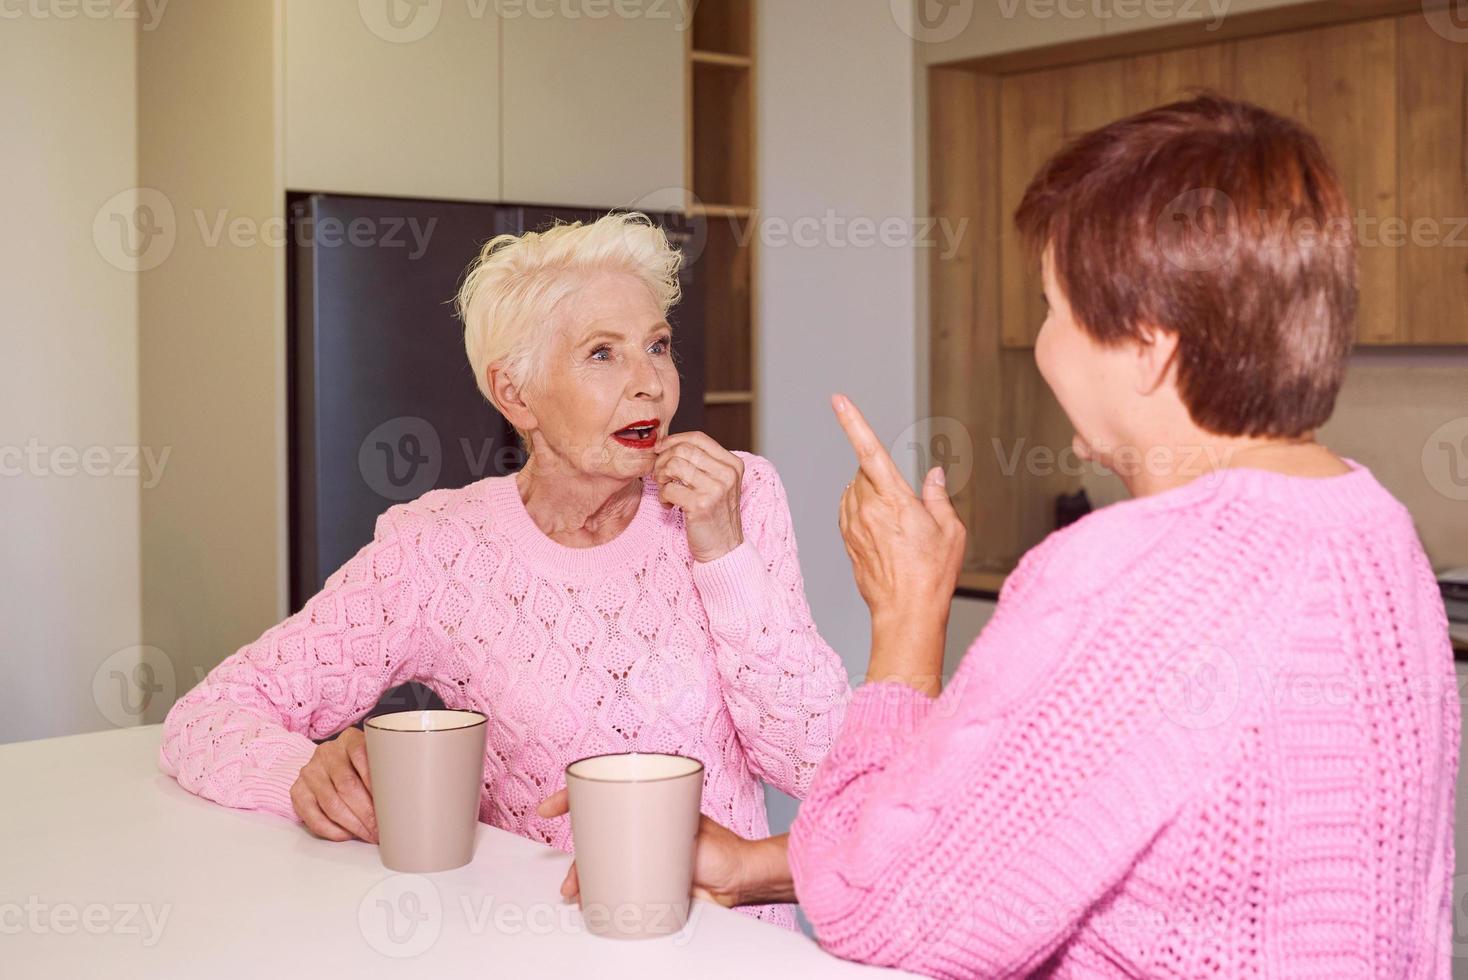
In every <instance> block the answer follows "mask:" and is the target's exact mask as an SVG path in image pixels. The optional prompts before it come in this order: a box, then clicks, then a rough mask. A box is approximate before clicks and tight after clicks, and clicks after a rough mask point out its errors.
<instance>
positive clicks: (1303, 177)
mask: <svg viewBox="0 0 1468 980" xmlns="http://www.w3.org/2000/svg"><path fill="white" fill-rule="evenodd" d="M1349 218H1350V210H1349V206H1348V204H1347V202H1346V200H1345V197H1344V195H1343V194H1342V192H1341V188H1340V183H1339V181H1338V179H1337V178H1336V175H1335V173H1334V172H1333V170H1332V169H1331V166H1330V164H1329V163H1328V161H1327V160H1326V158H1325V155H1324V154H1323V152H1322V151H1321V148H1320V146H1319V144H1318V143H1317V142H1316V140H1315V138H1314V137H1313V136H1312V135H1310V134H1309V133H1308V132H1306V131H1305V130H1304V129H1303V128H1301V127H1300V126H1299V125H1298V124H1296V123H1294V122H1292V121H1290V120H1287V119H1284V118H1281V117H1280V116H1277V115H1274V114H1272V113H1269V112H1267V111H1265V110H1263V109H1260V108H1258V107H1256V106H1252V105H1248V104H1244V103H1240V102H1233V101H1229V100H1225V99H1222V98H1218V97H1215V96H1211V95H1210V96H1203V97H1199V98H1195V99H1192V100H1190V101H1186V102H1179V103H1175V104H1172V105H1168V106H1164V107H1161V108H1157V109H1153V110H1150V111H1148V112H1144V113H1141V114H1138V115H1135V116H1131V117H1129V118H1126V119H1123V120H1120V121H1118V122H1115V123H1113V124H1111V125H1109V126H1106V127H1104V128H1102V129H1099V130H1097V131H1095V132H1092V133H1089V134H1086V135H1085V136H1082V137H1080V138H1079V139H1078V140H1077V141H1075V142H1074V143H1073V144H1071V145H1069V146H1068V147H1066V148H1065V149H1064V150H1062V151H1061V152H1060V153H1059V154H1058V155H1057V156H1056V157H1055V158H1054V159H1052V160H1051V161H1049V162H1048V163H1047V164H1046V165H1045V167H1044V168H1043V169H1042V170H1041V171H1040V173H1039V174H1038V175H1037V176H1036V177H1035V178H1034V180H1033V182H1032V183H1031V185H1030V187H1029V189H1028V191H1027V192H1026V194H1025V196H1024V199H1023V202H1022V203H1021V205H1020V207H1019V210H1018V212H1017V214H1016V219H1017V222H1018V224H1019V227H1020V228H1021V229H1022V231H1023V232H1024V233H1025V234H1026V236H1027V237H1028V238H1029V240H1030V241H1031V242H1032V243H1033V245H1034V246H1035V248H1036V252H1037V254H1038V255H1039V256H1040V257H1041V260H1042V263H1043V274H1044V282H1045V287H1044V288H1045V294H1046V297H1047V299H1048V301H1049V304H1050V311H1049V314H1048V315H1047V317H1046V320H1045V324H1044V327H1043V328H1042V330H1041V332H1040V335H1039V339H1038V341H1037V343H1036V347H1035V357H1036V360H1037V362H1038V364H1039V367H1040V370H1041V373H1042V374H1043V375H1044V377H1045V379H1046V381H1047V382H1048V383H1049V384H1050V386H1051V388H1052V389H1053V390H1054V391H1055V394H1056V396H1057V397H1058V399H1059V401H1060V403H1061V405H1062V406H1063V407H1064V409H1065V411H1066V413H1067V415H1068V416H1069V418H1070V420H1071V421H1072V423H1073V424H1074V426H1075V430H1076V436H1075V445H1076V448H1077V449H1078V450H1079V451H1080V452H1081V453H1082V454H1084V455H1086V456H1090V457H1093V458H1095V459H1097V460H1099V461H1100V462H1102V463H1111V464H1116V465H1115V468H1117V469H1118V470H1119V472H1120V474H1121V476H1122V477H1123V479H1124V480H1125V482H1126V483H1127V485H1128V487H1129V489H1130V490H1131V492H1132V495H1133V498H1134V499H1131V500H1127V501H1124V502H1122V503H1118V504H1115V505H1113V506H1110V507H1106V508H1103V509H1101V510H1099V511H1097V512H1095V513H1093V514H1091V515H1088V516H1087V517H1085V518H1084V519H1082V520H1081V521H1079V522H1077V523H1076V524H1073V525H1071V526H1069V527H1066V528H1064V529H1062V530H1060V531H1057V532H1055V533H1054V534H1052V535H1050V536H1049V537H1048V538H1047V539H1046V540H1045V541H1044V542H1042V543H1041V544H1040V545H1039V546H1038V547H1036V548H1035V549H1033V550H1032V551H1031V552H1029V554H1027V555H1026V556H1025V558H1024V559H1023V561H1022V562H1021V563H1020V565H1019V567H1018V568H1017V569H1016V570H1015V572H1014V573H1013V574H1012V575H1011V576H1010V577H1009V578H1008V580H1007V581H1006V583H1005V586H1004V589H1003V592H1002V594H1001V595H1000V599H999V605H998V608H997V610H996V611H995V614H994V617H993V619H992V620H991V622H990V623H989V625H988V626H987V627H986V628H985V629H984V631H983V633H982V634H981V635H980V636H979V638H978V639H977V640H976V641H975V642H974V644H973V647H972V648H971V649H970V650H969V652H968V655H967V657H966V658H965V660H964V662H963V664H962V666H961V667H960V669H959V671H958V672H957V674H956V675H955V677H954V679H953V681H952V683H951V684H950V685H949V686H948V688H947V689H946V690H945V691H943V692H942V694H941V696H938V697H936V698H935V697H934V696H933V695H934V694H935V693H936V688H937V685H936V679H937V676H938V674H939V672H940V669H941V664H942V650H943V636H944V628H945V625H946V619H947V612H948V605H949V599H950V597H951V595H952V589H953V586H954V582H955V578H956V574H957V570H958V566H959V561H960V555H961V551H962V542H963V530H962V527H961V526H960V524H959V522H958V520H957V518H956V516H955V515H954V513H953V511H952V508H951V507H950V505H949V503H948V500H947V496H946V494H945V493H944V491H943V487H942V475H941V472H940V471H934V472H933V473H930V474H928V477H927V479H926V481H925V483H924V486H923V488H922V492H921V494H920V496H915V495H914V494H913V493H912V492H911V490H910V489H909V488H908V487H907V485H906V484H905V482H904V481H903V480H902V478H901V476H900V475H899V473H898V471H897V469H896V467H895V466H894V465H893V464H892V461H891V460H890V459H889V458H888V457H887V456H886V454H885V452H884V451H883V450H882V448H881V445H880V443H879V442H878V441H877V440H876V439H875V437H874V436H873V435H872V433H871V431H870V429H868V428H867V426H866V424H865V422H864V421H863V420H862V419H861V417H860V414H859V413H858V412H857V411H856V409H855V407H854V406H852V405H850V403H849V402H847V401H846V400H845V399H842V398H840V397H838V398H837V399H836V400H835V405H836V411H837V414H838V417H839V418H840V420H841V422H842V425H843V426H844V428H845V429H846V432H847V434H848V436H849V437H850V438H851V441H852V443H853V445H854V446H855V447H856V450H857V453H858V456H859V457H860V460H861V468H860V472H859V473H858V475H857V477H856V479H855V481H854V482H853V484H852V485H851V487H849V488H848V491H847V493H846V494H845V496H844V498H843V500H842V512H841V521H842V529H843V533H844V536H845V539H846V544H847V548H848V551H849V552H850V554H851V558H852V564H853V567H854V569H855V574H856V578H857V582H858V584H859V586H860V588H861V592H862V595H863V597H864V598H865V599H866V601H867V603H868V605H869V606H870V608H871V614H872V626H873V630H872V632H873V638H872V654H871V666H870V670H869V672H868V681H869V683H867V684H865V685H864V686H863V687H862V688H860V689H859V690H858V692H857V693H856V695H855V696H854V698H853V700H852V702H851V705H850V707H849V709H848V711H847V715H846V721H845V724H844V727H843V730H842V733H841V735H840V737H839V739H838V741H837V743H836V746H835V748H834V749H833V750H832V752H831V754H830V756H828V758H827V759H826V761H825V762H824V763H823V764H822V766H821V768H820V770H819V772H818V774H817V776H816V780H815V784H814V786H813V787H812V790H811V793H810V795H809V797H808V798H807V799H806V801H805V803H804V804H803V805H802V807H801V809H800V812H799V815H798V817H797V819H796V821H795V825H794V827H793V829H792V831H791V834H790V835H789V837H788V839H784V838H772V839H770V840H767V841H763V842H757V843H751V842H747V841H742V840H738V839H737V838H735V837H734V836H733V835H732V834H729V833H727V832H724V831H722V830H721V829H720V828H718V827H717V826H716V825H706V826H705V828H704V833H703V835H702V837H701V844H700V850H699V871H698V874H699V877H700V882H701V885H702V887H703V888H704V889H705V890H706V891H707V892H708V893H709V894H710V895H712V896H714V897H715V898H717V899H719V900H721V901H723V902H725V903H728V904H735V903H742V902H753V901H770V900H775V899H778V898H786V899H788V898H789V897H790V896H791V895H794V896H795V897H797V898H798V899H799V901H800V903H801V905H802V906H803V907H804V909H805V912H806V914H807V915H808V916H809V918H810V920H811V922H812V923H813V924H814V926H815V929H816V932H817V934H818V937H819V939H820V942H821V943H822V944H823V945H824V946H825V947H826V948H827V949H829V950H831V951H832V952H834V953H836V954H838V955H840V956H844V957H848V958H851V959H857V960H864V961H867V962H871V963H878V964H884V965H889V966H898V967H903V968H905V969H909V970H915V971H918V972H921V973H927V974H931V975H934V976H976V975H983V976H988V975H1000V974H1002V975H1013V974H1023V973H1030V972H1040V973H1046V974H1052V973H1053V974H1065V975H1072V974H1086V975H1104V976H1139V975H1140V976H1170V977H1202V976H1217V977H1243V976H1266V975H1267V976H1290V977H1296V976H1319V977H1332V978H1339V977H1353V976H1360V977H1366V976H1372V977H1382V976H1392V977H1408V976H1410V977H1446V976H1447V975H1448V964H1449V956H1450V951H1451V934H1450V922H1449V912H1450V905H1451V898H1452V894H1451V892H1452V887H1451V878H1452V873H1453V841H1452V822H1453V817H1452V814H1453V789H1454V780H1455V777H1456V771H1457V763H1458V759H1457V755H1458V737H1459V734H1458V732H1459V729H1458V722H1459V708H1458V702H1457V700H1456V688H1455V683H1454V674H1453V668H1452V662H1451V661H1452V655H1451V650H1450V645H1449V641H1448V636H1447V624H1446V619H1445V617H1444V614H1443V607H1442V603H1441V599H1440V598H1439V595H1438V592H1437V590H1436V588H1435V585H1434V581H1433V577H1432V574H1431V572H1430V570H1429V567H1428V563H1427V560H1426V558H1425V556H1424V554H1423V551H1422V548H1421V544H1420V542H1419V541H1418V538H1417V535H1416V533H1415V531H1414V529H1413V526H1412V521H1411V518H1410V516H1409V515H1408V514H1407V512H1406V510H1405V509H1404V508H1403V507H1402V506H1401V505H1400V504H1399V503H1398V502H1397V501H1396V500H1395V499H1393V498H1392V497H1391V495H1390V494H1389V493H1388V492H1387V491H1386V490H1384V489H1383V488H1382V487H1381V486H1380V485H1379V484H1378V483H1377V481H1376V480H1375V479H1374V478H1373V477H1372V475H1371V473H1370V472H1368V471H1367V470H1366V469H1365V468H1364V467H1361V466H1360V465H1358V464H1356V463H1354V462H1353V461H1351V460H1347V459H1342V458H1340V457H1337V456H1335V455H1334V454H1332V453H1331V452H1330V451H1329V450H1327V449H1326V448H1325V447H1323V446H1321V445H1320V444H1318V443H1317V442H1316V441H1315V440H1314V433H1315V431H1316V429H1318V428H1319V426H1320V425H1321V424H1322V423H1323V422H1325V420H1326V419H1327V417H1328V416H1329V415H1330V412H1331V409H1332V407H1333V404H1334V400H1335V397H1336V392H1337V390H1338V389H1339V387H1340V383H1341V378H1342V375H1343V372H1344V369H1345V362H1346V356H1347V352H1348V350H1349V347H1350V340H1351V337H1352V332H1353V327H1354V323H1353V321H1354V317H1355V312H1356V279H1355V264H1354V252H1353V244H1352V242H1351V238H1350V235H1349V233H1348V229H1349V227H1350V224H1349ZM1123 454H1126V455H1127V458H1129V459H1131V460H1135V461H1140V463H1141V465H1132V466H1121V465H1120V464H1119V462H1118V461H1119V460H1120V459H1121V458H1122V456H1123ZM1189 462H1191V465H1187V464H1188V463H1189Z"/></svg>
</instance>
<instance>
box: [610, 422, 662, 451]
mask: <svg viewBox="0 0 1468 980" xmlns="http://www.w3.org/2000/svg"><path fill="white" fill-rule="evenodd" d="M659 422H660V420H659V419H640V420H639V421H636V422H633V423H632V424H631V425H625V426H623V427H622V428H620V429H618V430H617V431H616V432H613V433H612V438H613V439H615V440H616V441H617V442H618V444H620V445H623V446H626V447H627V448H628V449H651V448H652V447H653V446H655V445H657V441H658V425H659Z"/></svg>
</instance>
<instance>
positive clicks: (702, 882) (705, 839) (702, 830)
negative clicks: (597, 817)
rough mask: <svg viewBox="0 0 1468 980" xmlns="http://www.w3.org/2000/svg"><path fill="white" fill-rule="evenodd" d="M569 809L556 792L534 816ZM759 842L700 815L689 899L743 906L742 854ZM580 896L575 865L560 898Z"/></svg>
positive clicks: (747, 864) (744, 870)
mask: <svg viewBox="0 0 1468 980" xmlns="http://www.w3.org/2000/svg"><path fill="white" fill-rule="evenodd" d="M569 809H570V804H569V802H568V799H567V795H566V791H565V790H564V789H563V790H559V791H558V792H556V793H553V794H551V795H550V796H548V797H546V798H545V799H544V800H542V801H541V802H540V806H539V807H537V808H536V812H537V813H539V814H540V815H541V816H542V817H546V818H551V817H559V816H563V815H564V814H566V813H567V812H568V811H569ZM759 843H763V842H759V841H747V840H745V839H744V838H742V837H740V836H739V835H738V834H736V833H734V832H733V831H732V830H729V829H728V828H726V827H723V826H721V825H720V824H718V823H717V822H715V821H713V820H710V819H709V818H708V817H706V816H702V815H700V817H699V825H698V840H697V844H696V845H695V846H696V847H697V850H696V851H695V852H694V856H693V897H694V898H702V899H706V900H708V901H710V902H715V903H717V904H719V905H722V906H724V907H725V908H733V907H734V906H735V905H739V904H742V903H743V901H742V900H743V896H744V895H745V893H746V891H747V888H746V881H745V878H746V874H747V872H749V871H751V870H752V867H753V862H749V861H746V860H745V854H746V851H747V850H749V849H750V848H753V847H755V846H756V845H757V844H759ZM580 893H581V882H580V880H579V879H578V878H577V877H576V862H575V861H572V862H571V867H570V868H569V869H567V871H566V877H565V879H564V880H563V881H562V882H561V897H562V898H564V899H565V900H566V901H568V902H572V901H575V900H576V899H577V897H578V896H579V895H580Z"/></svg>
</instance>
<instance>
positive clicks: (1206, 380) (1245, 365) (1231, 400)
mask: <svg viewBox="0 0 1468 980" xmlns="http://www.w3.org/2000/svg"><path fill="white" fill-rule="evenodd" d="M1014 220H1015V224H1016V225H1017V226H1018V228H1019V230H1020V232H1021V233H1022V234H1023V235H1024V237H1025V240H1026V242H1027V244H1028V245H1029V248H1030V251H1031V255H1032V256H1038V255H1040V254H1041V253H1043V252H1044V251H1045V250H1046V249H1047V248H1049V249H1050V250H1051V262H1052V268H1053V271H1054V275H1055V278H1056V281H1057V282H1058V283H1059V285H1060V287H1061V288H1062V289H1063V290H1064V291H1065V295H1066V297H1067V298H1068V300H1069V303H1070V306H1071V308H1072V310H1073V311H1074V313H1075V318H1076V320H1077V322H1078V324H1079V325H1080V326H1081V328H1082V329H1084V330H1085V331H1086V332H1087V333H1089V334H1090V335H1091V336H1092V337H1093V338H1095V339H1096V340H1097V341H1098V342H1100V343H1103V344H1113V343H1118V342H1120V341H1122V340H1123V339H1125V338H1129V337H1130V338H1137V337H1139V336H1140V330H1139V325H1140V324H1153V325H1155V326H1156V327H1158V328H1160V329H1163V330H1166V331H1170V332H1175V333H1176V334H1177V338H1178V341H1177V354H1176V357H1177V376H1178V389H1179V393H1180V394H1181V397H1182V399H1183V403H1184V404H1185V405H1186V406H1187V408H1188V411H1189V413H1190V414H1191V415H1192V418H1193V421H1194V423H1195V424H1197V425H1198V426H1200V427H1202V428H1203V429H1205V430H1207V431H1210V432H1214V433H1218V434H1220V435H1237V436H1284V437H1289V436H1298V435H1302V434H1304V433H1307V432H1309V431H1311V430H1313V429H1316V428H1318V427H1319V426H1320V425H1321V424H1322V423H1324V422H1325V420H1326V419H1328V418H1329V417H1330V413H1331V410H1332V409H1333V408H1334V407H1335V398H1336V393H1337V391H1339V389H1340V385H1341V380H1342V378H1343V377H1344V375H1345V367H1346V358H1347V356H1348V354H1349V352H1350V347H1351V341H1352V339H1353V337H1354V335H1355V319H1356V252H1355V247H1354V229H1353V227H1352V225H1351V222H1350V211H1349V206H1348V205H1347V203H1346V198H1345V194H1344V192H1343V191H1342V190H1341V185H1340V181H1339V180H1338V179H1337V177H1336V174H1335V171H1334V169H1333V168H1332V167H1331V165H1330V162H1329V161H1328V160H1327V159H1326V156H1325V152H1324V151H1323V150H1322V149H1321V148H1320V144H1319V142H1318V141H1317V140H1316V139H1315V137H1314V136H1313V135H1311V134H1310V132H1309V131H1307V130H1306V129H1305V128H1304V127H1303V126H1301V125H1300V124H1298V123H1296V122H1294V121H1292V120H1290V119H1286V118H1284V117H1282V116H1278V115H1275V114H1274V113H1272V112H1269V111H1267V110H1265V109H1261V108H1260V107H1258V106H1256V105H1251V104H1249V103H1247V102H1237V101H1233V100H1230V99H1225V98H1223V97H1221V96H1218V95H1216V94H1214V93H1210V92H1201V93H1199V94H1198V95H1197V96H1196V97H1194V98H1192V99H1189V100H1187V101H1183V102H1174V103H1172V104H1170V105H1165V106H1159V107H1158V108H1155V109H1149V110H1147V111H1146V112H1141V113H1138V114H1136V115H1134V116H1128V117H1127V118H1125V119H1120V120H1117V121H1116V122H1113V123H1111V124H1110V125H1107V126H1104V127H1102V128H1100V129H1097V130H1094V131H1092V132H1090V133H1086V134H1085V135H1083V136H1080V137H1078V138H1077V139H1076V140H1075V141H1074V142H1072V143H1070V144H1068V145H1067V146H1066V147H1065V148H1064V149H1062V150H1061V151H1060V152H1059V153H1057V154H1056V155H1055V156H1054V157H1052V158H1051V159H1050V160H1049V161H1048V162H1047V163H1046V164H1045V165H1044V166H1043V167H1041V168H1040V172H1039V173H1038V174H1036V175H1035V177H1034V179H1033V180H1031V182H1030V185H1029V187H1028V188H1027V189H1026V190H1025V194H1024V198H1023V200H1021V202H1020V205H1019V208H1018V209H1017V210H1016V211H1015V214H1014ZM1301 229H1305V232H1306V233H1304V234H1302V233H1300V230H1301ZM1312 229H1313V230H1312Z"/></svg>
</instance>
